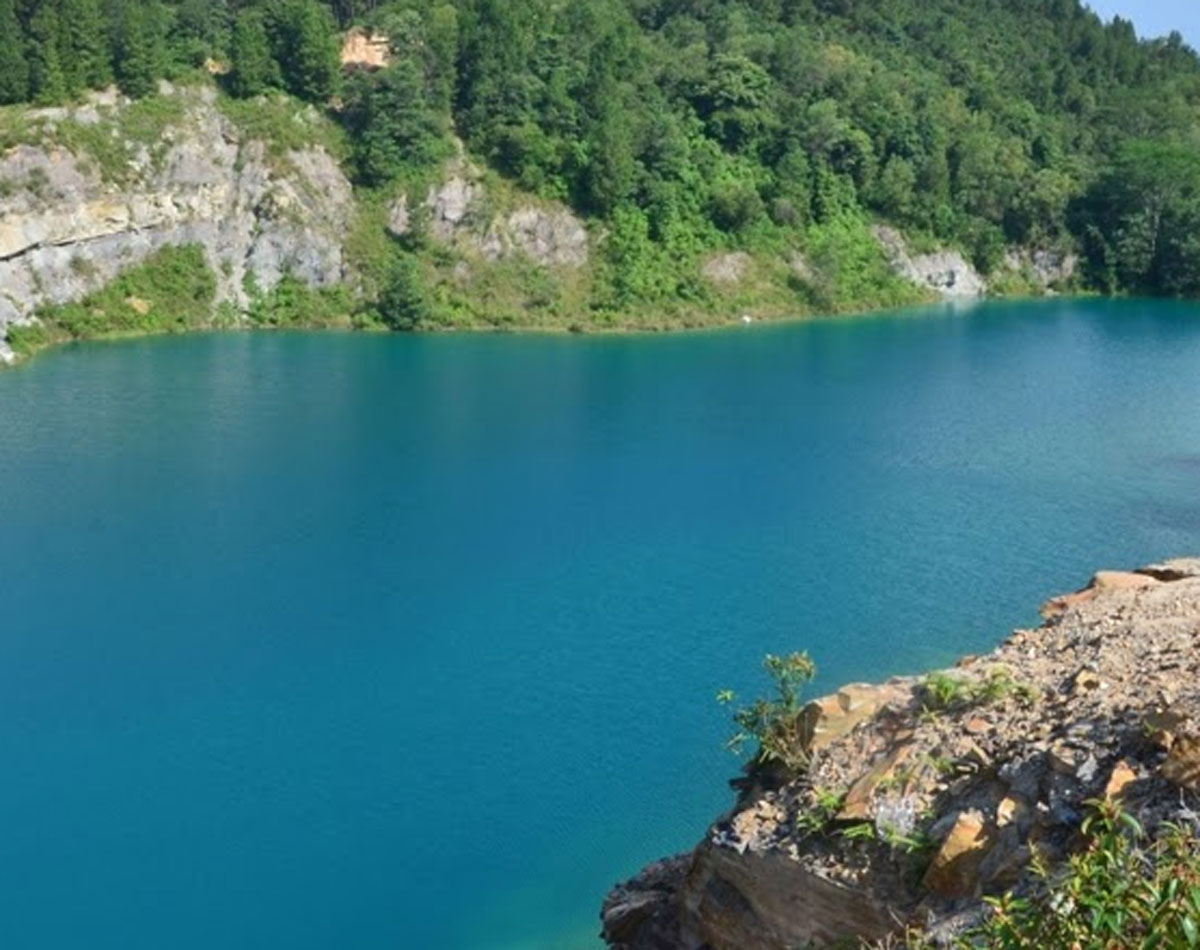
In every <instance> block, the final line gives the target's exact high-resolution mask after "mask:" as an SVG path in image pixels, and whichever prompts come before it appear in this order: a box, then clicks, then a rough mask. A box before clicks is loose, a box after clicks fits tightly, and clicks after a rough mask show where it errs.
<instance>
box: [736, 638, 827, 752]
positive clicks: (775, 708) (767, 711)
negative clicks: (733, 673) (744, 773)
mask: <svg viewBox="0 0 1200 950" xmlns="http://www.w3.org/2000/svg"><path fill="white" fill-rule="evenodd" d="M763 666H764V667H765V668H766V671H767V675H768V676H770V678H771V682H772V684H773V686H774V690H775V695H774V697H773V698H771V699H758V700H756V701H755V702H753V703H752V704H750V705H749V706H744V707H742V708H741V709H738V710H736V711H735V712H734V714H733V721H734V724H735V725H736V726H737V732H736V733H734V735H733V736H732V737H731V738H730V739H729V742H728V745H729V747H730V748H731V749H732V750H733V751H734V752H740V751H741V750H742V749H743V748H744V746H745V745H746V743H747V742H755V743H757V750H756V751H755V754H754V757H753V759H752V762H754V763H758V764H763V765H779V766H782V767H783V768H784V769H785V770H786V771H787V772H790V773H792V774H798V773H800V772H802V771H803V770H804V769H805V768H806V767H807V766H808V760H809V755H808V743H807V741H806V738H805V734H804V724H803V712H804V704H803V702H802V697H803V693H804V687H805V686H806V685H807V684H808V683H809V682H811V681H812V679H813V677H814V676H816V675H817V665H816V664H815V663H814V662H813V661H812V658H811V657H809V655H808V654H807V653H792V654H790V655H789V656H775V655H773V654H767V656H766V658H765V659H764V660H763ZM734 699H735V696H734V694H733V692H732V691H731V690H722V691H721V692H720V693H718V694H717V700H718V701H719V702H721V703H731V702H733V701H734Z"/></svg>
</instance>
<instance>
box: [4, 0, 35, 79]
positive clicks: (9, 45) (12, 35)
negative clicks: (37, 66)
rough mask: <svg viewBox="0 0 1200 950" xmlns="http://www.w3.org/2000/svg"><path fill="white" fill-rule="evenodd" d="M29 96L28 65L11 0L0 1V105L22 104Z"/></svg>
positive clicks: (19, 27)
mask: <svg viewBox="0 0 1200 950" xmlns="http://www.w3.org/2000/svg"><path fill="white" fill-rule="evenodd" d="M28 96H29V63H28V62H27V61H26V59H25V50H24V43H23V42H22V36H21V24H20V22H19V21H18V20H17V11H16V6H15V4H14V2H13V0H0V103H10V102H24V101H25V99H26V98H28Z"/></svg>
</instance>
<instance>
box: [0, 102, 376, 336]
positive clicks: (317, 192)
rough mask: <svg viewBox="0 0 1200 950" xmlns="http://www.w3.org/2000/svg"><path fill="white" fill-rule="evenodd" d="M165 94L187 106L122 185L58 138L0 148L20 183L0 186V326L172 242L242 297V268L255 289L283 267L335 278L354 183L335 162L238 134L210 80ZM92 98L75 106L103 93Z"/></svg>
mask: <svg viewBox="0 0 1200 950" xmlns="http://www.w3.org/2000/svg"><path fill="white" fill-rule="evenodd" d="M167 94H169V95H175V96H181V97H186V110H185V117H184V119H183V120H182V121H181V122H180V123H179V124H178V125H175V126H172V127H170V128H168V129H167V130H166V133H165V134H164V136H163V141H164V142H165V143H169V145H168V146H167V147H166V149H165V152H164V153H163V154H161V155H160V156H157V158H158V160H157V161H155V160H154V159H153V158H152V157H151V155H150V154H149V152H148V151H143V152H142V154H141V155H139V156H137V157H136V158H135V161H134V163H133V165H132V167H131V168H130V176H129V180H127V181H123V182H122V183H120V184H119V185H118V184H116V183H114V182H111V181H105V180H104V179H103V178H102V177H101V176H100V173H99V171H98V170H97V168H96V163H95V162H94V161H92V160H91V159H90V158H89V156H87V155H85V154H79V155H75V154H72V153H71V152H68V151H66V150H64V149H61V148H52V147H42V148H38V147H33V146H27V145H25V146H19V147H17V148H15V149H12V150H10V151H9V152H8V153H6V154H4V155H2V156H0V180H7V181H10V182H15V183H17V185H18V187H16V188H14V189H10V193H9V194H8V195H7V196H6V197H4V198H2V199H0V288H2V289H0V339H2V338H3V336H4V334H5V331H6V328H7V327H8V326H9V325H10V324H22V323H27V322H29V321H31V320H32V319H34V313H35V311H36V310H37V308H38V307H39V306H42V305H43V304H48V303H63V302H66V301H69V300H74V299H78V298H80V297H82V296H84V295H86V294H87V293H89V292H91V291H93V290H95V289H97V288H98V287H100V286H103V285H104V284H105V283H107V282H108V281H111V280H112V279H113V278H114V277H115V276H116V275H117V274H119V273H120V272H121V271H122V270H124V269H126V268H128V267H130V266H133V265H135V264H137V263H138V262H139V261H141V260H143V259H145V258H146V257H147V256H148V255H150V254H151V253H153V252H154V251H156V250H158V249H160V248H162V247H165V246H169V245H181V244H192V243H195V244H199V245H201V246H202V247H203V248H204V251H205V255H206V257H207V258H208V261H209V263H210V265H211V266H212V268H213V270H214V272H215V273H216V274H217V276H218V301H229V302H232V303H234V304H236V305H238V306H239V307H244V306H245V305H246V304H247V303H248V300H247V297H246V292H245V290H244V282H245V278H246V277H247V276H248V275H251V276H253V278H254V281H255V282H256V283H257V285H258V286H259V287H260V288H263V289H270V288H271V287H273V286H274V285H275V284H276V283H277V282H278V281H279V279H280V278H281V276H282V275H283V274H284V273H289V272H290V273H293V274H295V275H296V276H297V277H299V278H301V279H303V280H306V281H308V282H310V283H312V284H318V285H324V284H331V283H334V282H337V281H340V280H341V279H342V278H343V276H344V264H343V255H342V246H343V243H344V240H345V236H346V233H347V232H348V230H349V226H350V220H351V215H352V211H353V196H352V191H351V186H350V183H349V181H347V179H346V177H345V175H344V174H343V173H342V172H341V170H340V168H339V167H338V165H337V162H336V161H335V160H334V159H333V158H332V157H331V156H330V155H328V154H327V153H326V152H324V151H323V150H321V149H315V148H314V149H306V150H303V151H295V152H291V153H289V154H288V155H287V156H285V157H284V159H283V160H281V161H277V160H273V159H272V158H271V157H270V156H269V155H268V153H267V150H266V148H265V147H264V146H263V143H261V142H253V141H243V140H242V137H241V136H240V134H239V130H238V129H237V128H236V127H234V126H233V125H232V124H231V123H230V122H229V121H228V120H227V119H226V118H225V117H224V116H223V115H222V114H221V113H220V111H219V110H217V109H216V108H215V105H214V103H215V93H214V91H213V90H211V89H208V88H201V89H181V90H174V89H172V90H169V91H168V93H167ZM93 98H94V100H95V101H94V102H93V104H91V105H88V106H83V107H80V110H91V111H92V112H95V111H96V109H97V108H98V107H103V106H104V105H105V104H106V103H104V102H102V101H101V99H99V98H96V97H93ZM115 107H116V108H120V107H121V106H120V105H119V104H116V105H115ZM80 110H76V111H80ZM6 356H7V357H8V358H11V351H9V350H8V348H7V347H4V348H3V349H0V359H3V358H5V357H6Z"/></svg>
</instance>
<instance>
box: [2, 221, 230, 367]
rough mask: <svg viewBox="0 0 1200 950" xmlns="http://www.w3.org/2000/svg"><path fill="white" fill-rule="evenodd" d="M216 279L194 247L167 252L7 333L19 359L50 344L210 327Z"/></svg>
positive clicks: (197, 249)
mask: <svg viewBox="0 0 1200 950" xmlns="http://www.w3.org/2000/svg"><path fill="white" fill-rule="evenodd" d="M216 288H217V284H216V278H215V276H214V275H213V273H212V271H211V270H210V269H209V267H208V264H207V262H206V261H205V259H204V252H203V251H202V250H201V248H200V247H199V246H197V245H186V246H183V247H166V248H163V249H162V250H160V251H157V252H155V253H154V254H152V255H151V256H150V257H148V258H146V260H144V261H143V262H142V263H141V264H139V265H137V266H136V267H132V268H130V269H129V270H127V271H125V272H124V273H122V274H121V275H120V276H119V277H117V278H116V280H114V281H112V282H111V283H110V284H108V285H107V286H105V287H104V288H103V289H101V290H98V291H96V292H95V293H91V294H88V295H87V296H86V297H84V298H83V299H82V300H79V301H75V302H73V303H66V304H57V305H51V306H46V307H43V308H41V309H40V310H39V311H38V314H37V316H38V321H39V322H38V323H34V324H30V325H28V326H19V327H10V328H9V333H8V340H9V343H10V344H11V346H12V348H13V350H14V351H15V352H16V353H17V354H18V355H21V356H30V355H32V354H33V353H35V352H37V351H38V350H40V349H43V348H45V347H46V346H49V345H51V344H54V343H61V342H66V341H68V340H95V339H101V338H105V337H118V336H138V335H142V334H151V333H181V332H184V331H186V330H193V329H200V328H204V327H209V326H212V323H213V316H214V313H213V302H214V298H215V296H216Z"/></svg>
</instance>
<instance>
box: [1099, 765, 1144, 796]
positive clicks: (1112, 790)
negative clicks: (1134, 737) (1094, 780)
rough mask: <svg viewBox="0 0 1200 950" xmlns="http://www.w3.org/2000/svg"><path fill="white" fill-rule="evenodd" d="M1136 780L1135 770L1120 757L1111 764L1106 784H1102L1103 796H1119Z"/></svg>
mask: <svg viewBox="0 0 1200 950" xmlns="http://www.w3.org/2000/svg"><path fill="white" fill-rule="evenodd" d="M1136 781H1137V772H1135V771H1134V770H1133V766H1131V765H1130V764H1129V763H1128V762H1126V761H1125V760H1124V759H1122V760H1121V761H1120V762H1118V763H1117V764H1116V765H1114V766H1113V770H1112V774H1111V775H1110V776H1109V777H1108V784H1107V785H1105V786H1104V797H1105V798H1120V797H1121V796H1122V795H1124V794H1125V789H1127V788H1128V787H1129V786H1130V785H1132V784H1133V783H1134V782H1136Z"/></svg>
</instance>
